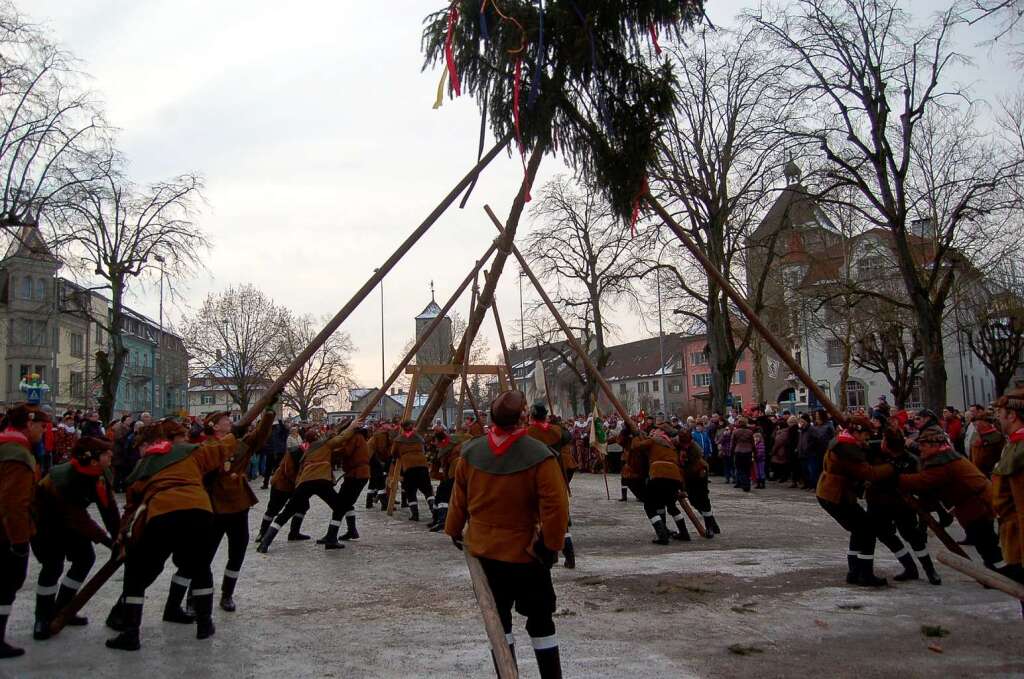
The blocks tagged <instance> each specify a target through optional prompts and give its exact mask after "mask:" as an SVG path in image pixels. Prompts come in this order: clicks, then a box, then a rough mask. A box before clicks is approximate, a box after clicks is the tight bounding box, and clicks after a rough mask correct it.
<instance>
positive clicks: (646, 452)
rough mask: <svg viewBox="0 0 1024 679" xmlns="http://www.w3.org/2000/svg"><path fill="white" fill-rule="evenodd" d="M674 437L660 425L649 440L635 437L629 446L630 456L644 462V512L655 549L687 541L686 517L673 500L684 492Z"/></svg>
mask: <svg viewBox="0 0 1024 679" xmlns="http://www.w3.org/2000/svg"><path fill="white" fill-rule="evenodd" d="M674 435H675V431H674V430H673V429H672V427H671V425H669V424H660V425H658V426H656V427H654V428H653V429H651V436H650V438H641V437H637V438H635V439H633V444H632V450H633V452H634V453H639V456H637V459H638V460H639V459H645V460H646V471H647V486H646V487H645V488H644V511H645V512H646V513H647V519H648V520H649V521H650V522H651V526H653V527H654V533H655V535H656V537H655V539H654V544H656V545H667V544H669V540H670V539H671V538H673V537H674V538H675V539H677V540H682V541H684V542H689V540H690V532H689V531H688V530H687V529H686V517H685V516H683V513H682V511H680V509H679V506H678V505H677V504H676V496H678V495H679V492H680V491H681V490H682V489H683V473H682V468H681V467H680V466H679V452H678V451H677V450H676V447H675V444H674V443H673V442H672V440H671V437H672V436H674ZM632 464H633V462H632V460H631V462H630V465H631V466H632ZM637 471H639V470H637ZM666 514H671V516H672V520H673V521H674V522H675V524H676V529H677V531H678V532H676V533H672V532H671V531H670V530H669V528H668V526H667V525H666V523H665V520H666Z"/></svg>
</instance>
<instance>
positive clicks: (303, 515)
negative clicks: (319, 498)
mask: <svg viewBox="0 0 1024 679" xmlns="http://www.w3.org/2000/svg"><path fill="white" fill-rule="evenodd" d="M292 518H293V519H304V518H306V512H295V513H294V514H292Z"/></svg>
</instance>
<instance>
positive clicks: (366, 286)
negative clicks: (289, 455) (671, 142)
mask: <svg viewBox="0 0 1024 679" xmlns="http://www.w3.org/2000/svg"><path fill="white" fill-rule="evenodd" d="M511 139H512V133H511V132H510V133H508V134H507V135H505V137H504V138H503V139H501V140H500V141H499V142H498V143H497V144H495V145H494V147H493V148H492V149H491V150H490V151H488V152H487V155H485V156H484V157H483V158H481V159H480V161H479V162H478V163H477V164H476V165H475V166H474V167H473V169H472V170H470V171H469V174H467V175H466V176H465V177H463V178H462V179H461V180H460V181H459V183H458V184H456V185H455V188H453V189H452V190H451V191H449V192H448V195H447V196H445V197H444V198H443V199H442V200H441V202H440V203H438V205H437V207H435V208H434V209H433V211H431V213H430V214H429V215H427V218H426V219H424V220H423V222H422V223H421V224H420V225H419V226H418V227H416V229H415V230H414V231H413V232H412V233H411V234H409V236H408V237H407V238H406V239H405V240H404V241H402V244H401V245H399V246H398V248H397V249H396V250H395V251H394V252H393V253H391V256H390V257H388V258H387V260H385V262H384V263H383V264H382V265H381V266H380V268H378V269H377V271H375V272H374V274H373V275H372V276H370V278H369V280H367V281H366V282H365V283H363V286H362V287H361V288H359V290H357V291H356V293H355V294H354V295H353V296H352V298H351V299H350V300H349V301H348V303H346V304H345V306H343V307H342V308H341V310H340V311H338V313H337V314H335V315H334V318H332V319H331V320H330V321H328V323H327V325H326V326H324V328H323V330H321V331H320V332H319V333H318V334H317V336H316V337H314V338H313V341H312V342H310V343H309V346H307V347H306V348H305V349H303V350H302V352H301V353H300V354H299V355H298V356H296V357H295V358H294V359H293V360H292V362H291V364H290V365H289V366H288V367H287V368H285V370H284V371H283V372H282V373H281V374H280V375H279V376H278V378H277V379H276V380H274V383H273V384H272V385H270V388H268V389H267V391H266V393H264V394H263V396H262V397H261V398H260V399H259V400H258V401H256V403H254V404H253V405H252V407H250V408H249V411H248V412H247V413H245V415H243V416H242V419H241V420H239V425H240V426H248V425H250V424H252V422H253V420H255V419H256V417H257V416H258V415H259V414H260V413H262V412H263V411H264V410H265V409H266V407H267V405H269V404H270V402H271V400H272V399H274V398H276V396H277V394H278V393H279V392H281V391H282V390H283V389H284V387H285V385H286V384H288V382H290V381H291V380H292V378H293V377H295V374H296V373H297V372H298V371H299V370H300V369H301V368H302V366H303V365H305V364H306V362H307V361H309V359H310V358H311V357H312V356H313V354H314V353H316V351H317V350H318V349H319V348H320V347H321V346H323V344H324V342H326V341H327V338H329V337H330V336H331V335H333V334H334V331H335V330H337V329H338V327H339V326H340V325H341V324H342V323H343V322H344V321H345V319H346V318H348V317H349V315H350V314H351V313H352V312H353V311H355V309H356V307H358V306H359V304H360V303H361V302H362V301H363V300H364V299H366V296H367V295H369V294H370V293H371V292H372V291H373V289H374V288H375V287H377V284H378V283H380V281H381V280H382V279H383V278H384V276H386V275H387V274H388V272H389V271H391V269H392V268H393V267H394V266H395V264H397V263H398V261H399V260H400V259H402V257H404V256H405V254H406V253H407V252H409V250H410V249H411V248H412V246H413V245H415V244H416V241H418V240H419V239H420V238H421V237H422V236H423V234H425V233H426V232H427V231H428V230H429V229H430V227H431V226H433V225H434V222H436V221H437V220H438V219H439V218H440V217H441V215H442V214H444V212H445V210H447V209H448V207H449V206H451V204H452V203H454V202H455V200H456V199H457V198H458V197H459V195H460V194H461V193H462V192H463V191H464V190H465V189H466V187H467V186H469V184H470V183H471V182H472V181H473V180H474V179H475V178H476V177H477V176H478V175H479V174H480V171H481V170H483V169H484V168H485V167H487V165H489V164H490V162H491V161H492V160H494V159H495V158H496V157H497V155H498V153H500V152H501V150H502V149H503V148H505V146H506V145H507V144H508V143H509V141H510V140H511Z"/></svg>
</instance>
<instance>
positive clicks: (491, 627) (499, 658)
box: [462, 546, 519, 679]
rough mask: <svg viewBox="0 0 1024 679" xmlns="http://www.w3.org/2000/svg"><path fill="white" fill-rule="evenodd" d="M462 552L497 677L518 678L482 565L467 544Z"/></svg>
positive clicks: (513, 659) (504, 678)
mask: <svg viewBox="0 0 1024 679" xmlns="http://www.w3.org/2000/svg"><path fill="white" fill-rule="evenodd" d="M462 553H463V554H465V555H466V565H467V566H468V567H469V580H470V582H472V583H473V594H475V595H476V603H477V605H478V606H480V615H481V617H483V619H484V629H485V630H486V631H487V639H488V641H490V642H491V650H492V651H493V652H494V663H495V665H497V667H498V677H500V679H518V677H519V669H518V668H517V667H516V660H515V658H513V657H512V649H510V648H509V647H508V640H507V639H505V628H504V627H503V626H502V624H501V617H499V615H498V607H497V605H496V604H495V603H494V594H492V593H491V588H490V586H489V585H488V584H487V575H486V574H485V573H484V567H483V566H482V565H480V560H479V559H477V558H476V557H475V556H473V555H472V554H470V553H469V548H468V547H467V546H463V549H462Z"/></svg>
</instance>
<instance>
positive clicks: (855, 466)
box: [816, 415, 896, 587]
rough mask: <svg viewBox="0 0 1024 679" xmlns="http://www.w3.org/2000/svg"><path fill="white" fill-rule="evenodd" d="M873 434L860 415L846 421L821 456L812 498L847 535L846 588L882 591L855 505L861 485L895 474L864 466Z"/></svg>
mask: <svg viewBox="0 0 1024 679" xmlns="http://www.w3.org/2000/svg"><path fill="white" fill-rule="evenodd" d="M874 431H875V425H874V423H873V422H872V421H871V420H869V419H868V418H866V417H864V416H863V415H854V416H853V417H851V418H850V419H849V420H848V421H847V424H846V428H845V429H843V430H842V431H840V432H839V435H838V436H836V438H835V440H834V441H832V443H831V444H830V445H829V448H828V451H827V452H826V453H825V464H824V467H823V470H822V473H821V476H820V477H819V478H818V487H817V489H816V494H817V496H818V503H819V504H820V505H821V506H822V508H823V509H824V510H825V511H826V512H828V514H829V516H831V517H832V518H833V519H835V520H836V523H838V524H839V525H840V526H842V527H843V528H844V529H846V530H847V531H849V532H850V547H849V549H848V550H847V552H846V561H847V565H848V566H849V571H848V572H847V574H846V582H847V584H851V585H865V586H868V587H884V586H885V585H886V584H888V583H887V582H886V581H885V578H879V577H876V576H875V569H874V563H875V539H876V538H875V531H874V529H873V527H872V525H871V519H870V518H869V517H868V514H867V512H866V511H864V508H863V507H861V506H860V504H859V503H858V502H857V499H858V498H859V496H860V494H861V491H860V487H861V485H862V484H863V483H864V482H866V481H872V482H877V481H882V480H884V479H887V478H889V477H891V476H893V475H894V474H895V473H896V470H895V469H894V468H893V466H892V465H889V464H882V465H872V464H869V463H868V460H867V452H868V440H870V438H871V436H872V434H873V432H874Z"/></svg>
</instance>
